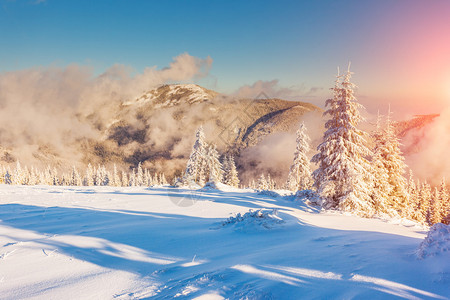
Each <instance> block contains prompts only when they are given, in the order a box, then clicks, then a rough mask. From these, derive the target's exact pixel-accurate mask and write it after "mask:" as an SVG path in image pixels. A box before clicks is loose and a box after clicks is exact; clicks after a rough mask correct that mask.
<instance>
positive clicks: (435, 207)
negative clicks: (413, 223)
mask: <svg viewBox="0 0 450 300" xmlns="http://www.w3.org/2000/svg"><path fill="white" fill-rule="evenodd" d="M440 197H441V195H440V193H439V189H438V188H437V187H435V188H434V192H433V196H432V198H431V199H432V200H431V205H430V217H429V219H430V225H433V224H436V223H440V222H441V209H442V207H441V202H440V201H439V200H440Z"/></svg>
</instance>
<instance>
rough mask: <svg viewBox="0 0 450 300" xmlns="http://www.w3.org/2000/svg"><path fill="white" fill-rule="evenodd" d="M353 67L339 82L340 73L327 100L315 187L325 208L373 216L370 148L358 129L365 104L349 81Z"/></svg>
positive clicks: (314, 159)
mask: <svg viewBox="0 0 450 300" xmlns="http://www.w3.org/2000/svg"><path fill="white" fill-rule="evenodd" d="M351 74H352V73H351V72H350V70H348V71H347V73H346V74H345V75H344V79H343V82H342V83H341V84H340V76H339V75H338V76H337V79H336V84H335V87H334V88H332V90H333V99H330V100H327V101H326V104H325V105H326V107H328V109H327V111H325V113H324V114H325V115H329V116H330V119H329V120H328V121H327V122H326V123H325V128H326V129H327V130H326V131H325V133H324V137H323V142H322V143H321V144H320V145H319V146H318V147H317V150H318V151H319V153H317V154H316V155H314V157H313V158H312V162H314V163H316V164H319V166H318V168H317V170H315V171H314V172H313V178H314V187H315V188H316V189H317V191H318V193H319V194H320V195H321V197H322V199H323V201H324V203H323V207H325V208H328V209H340V210H342V211H349V212H354V213H356V214H358V215H363V216H371V215H373V213H374V207H373V200H372V194H373V175H372V172H373V170H372V168H371V165H370V163H369V161H368V160H367V157H370V156H371V154H372V153H371V151H370V150H369V149H368V148H367V145H366V140H365V137H366V136H367V134H366V133H365V132H364V131H362V130H360V129H358V125H359V123H360V122H361V121H362V117H361V115H360V113H359V108H360V107H362V105H361V104H359V103H358V102H357V100H356V98H355V96H354V92H353V89H354V87H355V86H354V84H353V83H351V82H350V78H351Z"/></svg>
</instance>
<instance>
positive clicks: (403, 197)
mask: <svg viewBox="0 0 450 300" xmlns="http://www.w3.org/2000/svg"><path fill="white" fill-rule="evenodd" d="M391 114H392V113H391V109H390V108H389V111H388V115H387V119H386V129H385V131H384V134H383V135H384V138H385V152H384V153H383V163H384V168H385V169H386V170H387V174H388V182H389V185H390V186H391V189H390V192H389V194H388V203H387V204H388V205H389V206H390V207H392V208H394V209H395V210H396V211H397V212H398V213H399V214H400V215H401V216H407V215H408V206H407V204H408V194H407V183H406V178H405V177H404V176H403V174H404V173H405V170H406V164H405V162H404V161H405V159H404V157H403V155H402V152H401V150H400V141H399V139H398V137H397V135H396V134H395V131H394V127H393V122H392V118H391Z"/></svg>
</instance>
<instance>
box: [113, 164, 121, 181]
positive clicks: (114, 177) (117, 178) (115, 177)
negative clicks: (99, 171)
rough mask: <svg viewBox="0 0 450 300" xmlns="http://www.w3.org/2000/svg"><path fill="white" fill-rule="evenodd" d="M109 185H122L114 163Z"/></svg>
mask: <svg viewBox="0 0 450 300" xmlns="http://www.w3.org/2000/svg"><path fill="white" fill-rule="evenodd" d="M111 185H112V186H121V185H122V182H121V180H120V176H119V172H118V171H117V166H116V164H114V166H113V175H112V180H111Z"/></svg>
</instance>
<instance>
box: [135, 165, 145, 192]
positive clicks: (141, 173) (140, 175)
mask: <svg viewBox="0 0 450 300" xmlns="http://www.w3.org/2000/svg"><path fill="white" fill-rule="evenodd" d="M136 185H137V186H143V185H144V171H143V170H142V164H141V162H139V164H138V167H137V172H136Z"/></svg>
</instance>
